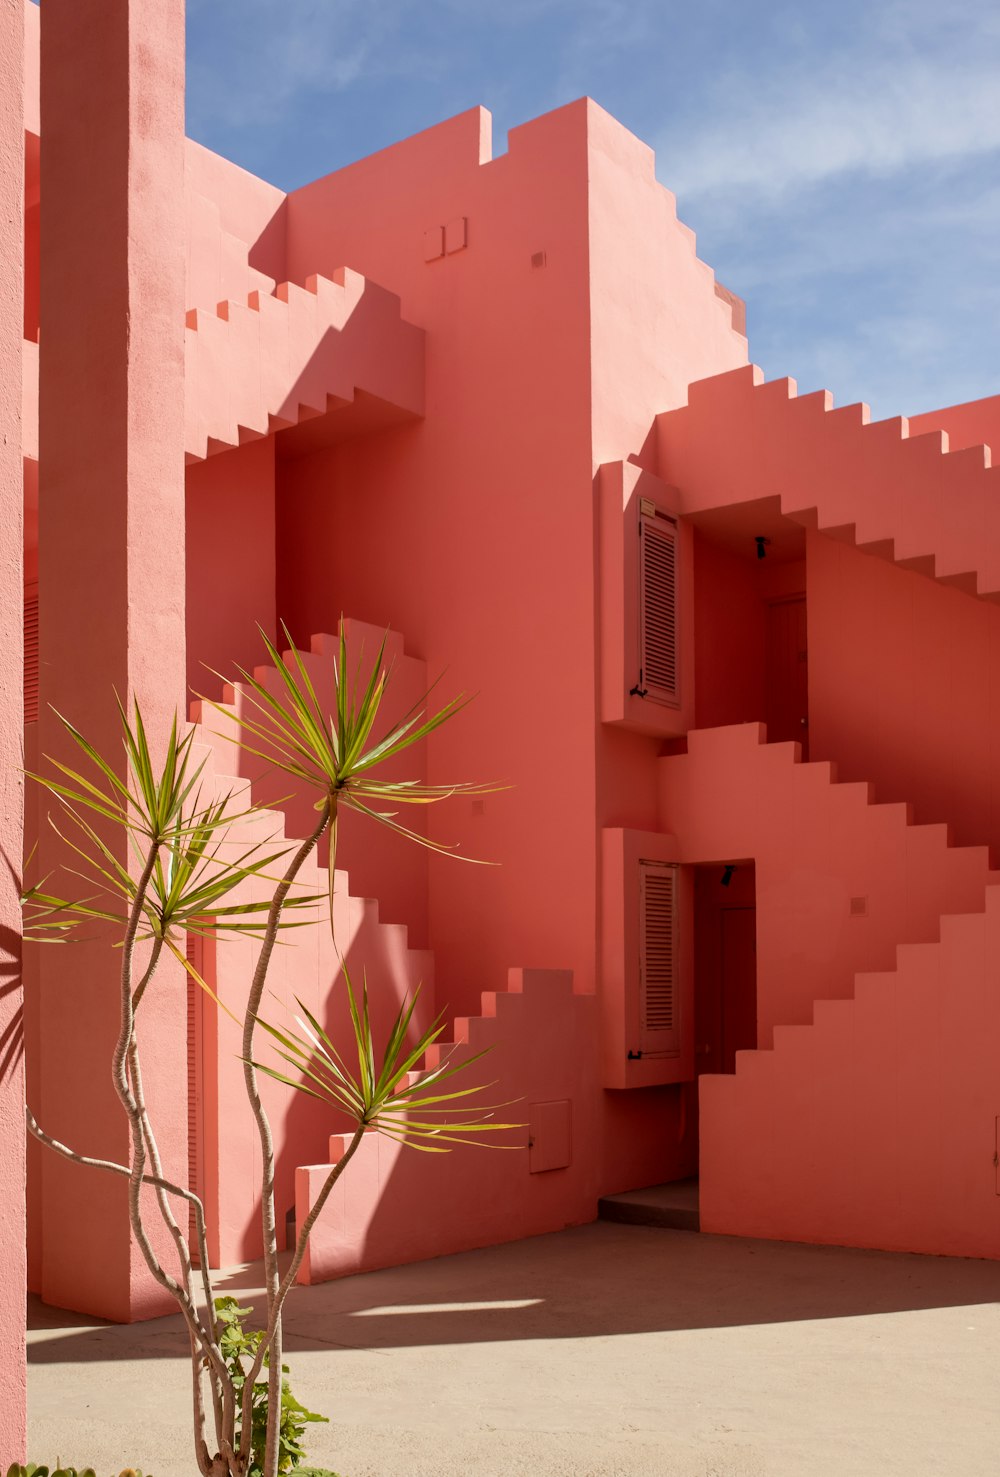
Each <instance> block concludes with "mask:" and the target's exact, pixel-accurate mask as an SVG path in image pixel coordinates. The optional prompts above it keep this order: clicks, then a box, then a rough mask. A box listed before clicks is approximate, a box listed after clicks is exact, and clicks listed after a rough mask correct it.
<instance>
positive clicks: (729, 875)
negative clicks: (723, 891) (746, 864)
mask: <svg viewBox="0 0 1000 1477" xmlns="http://www.w3.org/2000/svg"><path fill="white" fill-rule="evenodd" d="M735 871H736V868H735V867H734V866H731V865H730V866H728V867H727V868H726V870H725V871H724V872H723V874H722V884H721V885H722V886H723V887H728V886H729V884H730V882H732V880H733V873H734V872H735Z"/></svg>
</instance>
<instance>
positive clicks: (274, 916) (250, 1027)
mask: <svg viewBox="0 0 1000 1477" xmlns="http://www.w3.org/2000/svg"><path fill="white" fill-rule="evenodd" d="M330 811H331V807H330V801H329V800H327V801H326V803H325V804H324V806H323V809H322V810H321V811H320V817H319V820H318V821H317V823H316V827H315V829H314V830H313V832H312V834H311V835H310V836H308V837H307V838H306V840H305V841H303V843H302V845H301V846H300V847H299V849H298V851H297V852H296V853H295V855H294V857H293V858H292V860H291V862H290V864H289V866H288V870H287V871H286V872H285V875H284V877H283V878H282V880H281V881H280V882H279V884H278V886H277V888H276V889H275V893H274V896H273V898H272V899H271V906H270V909H269V911H268V915H267V927H266V928H265V930H264V934H263V937H262V939H261V946H260V954H259V956H258V959H257V967H256V969H255V970H254V976H253V981H252V983H251V986H250V994H249V997H248V999H247V1006H246V1014H245V1015H244V1017H243V1080H244V1083H245V1085H246V1091H247V1098H248V1099H249V1102H250V1108H251V1111H252V1113H253V1116H254V1121H255V1122H256V1124H257V1132H258V1135H259V1138H260V1150H261V1229H262V1231H263V1238H264V1283H265V1287H266V1290H267V1328H268V1339H269V1343H270V1348H271V1354H270V1360H269V1365H268V1392H267V1402H268V1403H267V1442H266V1449H265V1454H264V1468H263V1477H277V1471H278V1428H279V1424H280V1421H281V1352H282V1350H281V1306H280V1303H279V1302H278V1301H277V1298H278V1244H277V1234H276V1227H275V1218H274V1139H273V1136H272V1134H271V1125H270V1122H269V1120H268V1117H267V1113H266V1111H265V1109H264V1104H263V1102H262V1101H261V1096H260V1091H259V1088H258V1083H257V1069H256V1067H255V1066H254V1064H253V1036H254V1028H255V1026H256V1024H257V1012H258V1011H259V1009H260V1002H261V997H262V995H263V993H264V983H265V981H266V979H267V970H268V966H269V964H270V962H271V954H272V952H273V950H274V944H275V940H276V938H277V935H278V926H279V924H280V922H281V911H282V908H283V907H284V904H285V899H286V898H287V896H288V893H289V890H290V889H291V887H292V884H293V883H294V881H295V879H296V877H297V876H298V874H299V872H300V871H301V869H302V866H303V865H304V863H305V862H306V861H307V859H308V858H309V855H310V853H311V852H312V851H313V850H314V848H315V847H316V845H317V843H318V842H319V839H320V837H321V836H322V834H323V832H324V831H325V830H326V827H327V825H328V824H329V821H330ZM281 1301H282V1302H283V1301H284V1299H282V1300H281ZM275 1309H277V1314H276V1315H275V1311H274V1310H275ZM262 1360H263V1353H262V1352H261V1353H260V1356H259V1358H258V1359H256V1360H255V1361H254V1370H253V1374H252V1375H250V1376H248V1378H247V1382H246V1386H245V1389H244V1395H243V1425H242V1434H241V1440H240V1453H239V1454H240V1458H241V1459H242V1461H243V1462H244V1463H246V1462H248V1459H249V1457H250V1452H251V1443H252V1436H253V1428H252V1403H253V1386H254V1380H255V1379H256V1377H257V1375H258V1374H259V1372H260V1368H261V1362H262Z"/></svg>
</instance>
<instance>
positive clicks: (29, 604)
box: [24, 585, 38, 723]
mask: <svg viewBox="0 0 1000 1477" xmlns="http://www.w3.org/2000/svg"><path fill="white" fill-rule="evenodd" d="M24 721H25V723H37V722H38V586H37V585H34V586H29V587H28V589H26V590H25V592H24Z"/></svg>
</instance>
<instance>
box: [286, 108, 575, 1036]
mask: <svg viewBox="0 0 1000 1477" xmlns="http://www.w3.org/2000/svg"><path fill="white" fill-rule="evenodd" d="M463 222H464V223H465V224H464V225H463V224H462V223H463ZM445 227H450V234H449V235H448V237H447V244H448V245H450V246H454V247H455V249H454V250H451V251H444V249H443V248H444V245H445V244H446V243H445V236H444V231H443V228H445ZM288 231H289V267H290V270H291V271H292V273H293V274H294V275H295V276H296V277H303V276H305V275H306V274H308V273H309V272H312V271H318V272H321V273H324V274H327V275H328V274H329V273H330V272H332V271H333V270H334V269H335V268H336V267H337V266H338V265H340V264H346V265H348V266H350V267H354V268H356V269H357V270H359V271H362V272H364V273H365V274H366V275H367V276H370V277H372V278H374V279H375V280H376V281H379V282H382V283H384V284H385V285H386V286H388V287H390V288H392V289H393V290H394V291H397V292H399V294H400V296H401V299H402V311H403V314H404V316H405V317H406V318H407V319H409V320H410V321H413V322H416V323H417V324H418V325H420V326H423V327H424V328H425V329H426V330H427V334H428V351H427V354H428V357H427V417H426V421H425V422H424V423H423V424H421V425H419V426H416V427H413V428H400V429H399V430H396V431H390V432H386V433H383V434H381V435H379V436H378V437H368V438H358V439H356V440H352V441H345V442H344V443H342V444H341V445H340V446H338V447H336V448H335V449H334V450H332V451H329V452H324V453H319V454H317V455H316V456H312V457H305V458H301V459H298V460H296V461H294V462H289V463H287V464H286V465H284V466H283V467H282V468H281V469H280V470H279V489H278V604H279V609H280V610H281V612H282V614H283V615H285V616H286V618H287V619H288V620H289V623H290V625H291V626H292V628H293V630H294V631H296V632H297V633H304V632H308V631H314V630H332V629H335V622H336V620H337V617H338V616H339V614H340V611H341V610H344V611H346V612H348V613H350V614H351V615H352V616H355V617H357V618H359V619H361V620H366V621H369V622H372V623H373V624H379V625H383V626H384V625H387V624H391V625H392V627H393V629H395V630H398V631H399V632H401V634H402V635H403V637H404V640H405V642H406V644H407V647H408V649H409V650H410V651H411V652H413V654H415V655H418V656H420V657H423V658H424V659H426V661H427V665H428V675H429V677H430V678H431V679H432V680H433V679H434V678H435V677H437V676H438V675H439V674H440V673H441V672H442V671H444V672H446V675H445V677H444V680H443V681H442V683H441V685H440V687H439V689H438V694H439V695H440V696H441V697H442V698H444V697H450V696H452V695H453V694H454V693H456V692H458V691H466V692H477V693H478V694H479V695H478V696H477V698H476V701H475V702H474V703H473V704H472V705H471V706H470V707H469V708H468V710H467V711H465V712H464V713H463V714H462V715H461V716H460V717H459V718H458V719H457V720H455V722H453V723H452V724H450V725H449V726H448V727H447V728H445V729H443V730H441V731H440V733H439V734H437V735H435V736H434V739H433V741H432V743H431V745H430V752H429V776H430V778H431V779H432V780H435V781H444V780H448V779H451V778H455V779H469V778H479V779H487V780H493V779H496V780H498V781H505V782H509V783H513V785H514V787H515V788H514V789H513V790H512V791H510V792H509V793H505V794H500V795H496V796H488V797H486V799H485V800H484V801H483V802H482V805H481V807H479V808H477V809H475V810H474V808H473V805H472V802H470V801H468V800H456V801H454V802H452V803H450V804H449V805H447V806H442V807H441V809H440V812H439V813H436V814H432V815H431V817H430V826H431V833H432V834H433V835H434V836H436V837H437V838H438V839H440V840H443V841H446V842H458V843H460V844H461V847H462V849H463V851H465V852H467V853H469V854H471V855H473V856H479V857H487V858H489V859H491V860H496V861H499V862H501V863H502V865H501V866H500V867H497V868H484V867H467V866H464V865H463V864H462V863H460V862H455V861H451V860H444V859H440V860H439V859H437V858H433V859H432V860H431V866H430V921H431V928H430V938H431V944H432V947H433V948H434V950H435V955H436V959H437V966H438V968H437V975H438V995H439V1001H440V1002H441V1003H442V1004H447V1005H449V1007H450V1008H452V1009H457V1010H463V1009H466V1008H470V1009H473V1010H474V1009H476V1008H478V1003H479V994H480V991H481V990H482V989H483V988H489V987H491V986H493V987H502V985H503V982H504V980H505V979H506V976H507V968H508V966H509V965H510V964H511V963H518V962H525V963H530V964H531V965H546V966H547V965H553V966H573V967H574V968H575V969H577V971H578V977H579V983H580V985H581V986H582V987H584V988H592V986H593V925H592V899H593V895H594V852H593V844H592V816H593V807H594V775H593V738H592V732H593V730H592V723H593V716H592V715H593V655H592V632H593V590H592V571H593V553H592V530H591V522H590V513H589V504H590V475H591V468H590V454H589V406H588V371H587V353H588V350H587V332H588V317H587V300H588V299H587V294H588V279H587V251H586V239H587V115H586V108H585V106H584V105H582V104H574V105H572V106H571V107H569V108H564V109H562V110H560V111H559V112H556V113H553V114H550V115H548V116H547V117H545V118H542V119H539V120H536V121H535V122H534V123H531V124H529V125H527V126H525V127H524V128H520V129H516V130H514V131H513V132H512V133H511V136H510V152H509V154H507V155H506V156H503V157H501V158H499V159H496V160H494V161H492V162H490V161H489V140H488V119H487V117H486V115H485V114H482V113H480V112H479V111H478V110H477V111H473V112H471V113H467V114H464V115H462V116H461V117H459V118H457V119H453V120H451V121H450V122H448V123H445V124H442V125H440V127H438V128H435V129H431V130H429V131H428V132H426V133H423V134H419V135H417V136H416V137H415V138H412V139H409V140H407V141H406V142H405V143H402V144H399V145H397V146H396V147H394V148H392V149H388V150H385V151H384V152H383V153H381V154H376V155H374V156H372V158H370V159H366V160H363V161H361V162H360V163H359V164H356V165H352V166H350V167H349V168H347V169H344V170H341V171H340V172H339V173H337V174H335V175H331V176H330V177H329V178H327V179H325V180H320V181H318V182H316V183H315V184H313V185H309V186H306V187H305V188H304V189H302V190H299V191H297V192H295V194H293V195H292V196H290V197H289V203H288ZM463 240H465V241H467V245H464V246H463V245H462V244H461V243H462V241H463ZM439 247H440V248H441V253H442V254H439V255H433V253H434V251H436V250H438V248H439ZM427 253H431V259H430V260H427V259H426V254H427ZM536 253H544V257H545V265H543V266H533V265H532V258H533V256H534V255H535V254H536ZM554 574H555V575H556V576H557V577H556V578H554V577H553V576H554ZM438 694H436V696H437V695H438ZM515 733H517V734H518V735H519V736H518V737H517V739H516V741H514V740H513V735H514V734H515ZM529 838H530V839H529Z"/></svg>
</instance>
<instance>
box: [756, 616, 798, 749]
mask: <svg viewBox="0 0 1000 1477" xmlns="http://www.w3.org/2000/svg"><path fill="white" fill-rule="evenodd" d="M766 674H767V711H766V721H767V737H768V739H769V741H770V742H771V743H784V742H786V741H787V740H788V739H794V740H797V741H798V742H799V743H801V745H802V758H803V759H808V757H809V663H808V652H807V647H806V601H805V596H804V595H798V596H796V597H795V598H794V599H791V600H776V601H774V602H773V603H772V604H771V605H769V606H768V608H767V663H766Z"/></svg>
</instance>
